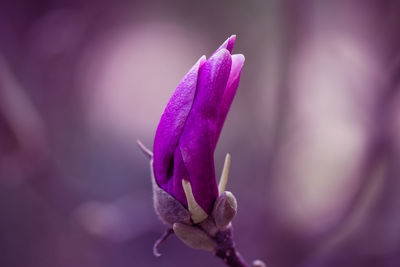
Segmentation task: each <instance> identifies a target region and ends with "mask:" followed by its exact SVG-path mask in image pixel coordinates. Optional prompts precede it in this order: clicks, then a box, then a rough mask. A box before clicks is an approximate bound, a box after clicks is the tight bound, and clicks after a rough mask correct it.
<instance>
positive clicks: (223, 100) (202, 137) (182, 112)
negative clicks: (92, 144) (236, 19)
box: [153, 35, 244, 220]
mask: <svg viewBox="0 0 400 267" xmlns="http://www.w3.org/2000/svg"><path fill="white" fill-rule="evenodd" d="M235 39H236V36H235V35H232V36H231V37H230V38H228V39H227V40H226V41H225V42H224V43H223V44H222V45H221V46H220V47H219V48H218V49H217V50H216V51H215V52H214V54H213V55H212V56H211V57H210V58H209V59H208V60H207V59H206V57H205V56H202V57H201V58H200V59H199V60H198V61H197V62H196V64H195V65H194V66H193V67H192V68H191V69H190V70H189V72H188V73H187V74H186V76H185V77H184V78H183V79H182V81H181V82H180V83H179V85H178V87H177V88H176V90H175V92H174V94H173V95H172V97H171V99H170V101H169V103H168V105H167V107H166V108H165V111H164V113H163V115H162V117H161V120H160V123H159V125H158V128H157V132H156V135H155V140H154V158H153V159H154V161H153V168H154V176H155V181H156V182H157V184H158V186H159V187H160V188H161V189H163V190H164V191H166V192H167V193H168V194H169V195H171V196H172V197H174V198H175V199H177V200H178V201H179V202H180V203H181V204H182V205H183V206H184V207H186V208H189V210H190V209H191V208H192V209H193V208H196V209H197V210H198V211H200V214H201V213H202V214H203V215H200V217H201V218H199V220H202V219H204V218H205V217H207V215H209V214H211V212H212V209H213V206H214V202H215V200H216V199H217V197H218V195H219V192H218V186H217V182H216V178H215V168H214V151H215V147H216V144H217V142H218V139H219V136H220V133H221V130H222V126H223V125H224V121H225V118H226V116H227V113H228V111H229V108H230V106H231V104H232V101H233V98H234V96H235V93H236V90H237V87H238V85H239V80H240V74H241V70H242V67H243V63H244V56H243V55H241V54H235V55H232V49H233V46H234V43H235ZM228 161H229V156H228ZM222 191H223V189H222ZM188 192H189V195H193V197H194V199H193V201H191V202H190V203H189V205H188V199H187V196H188ZM185 193H186V194H185ZM191 203H194V205H197V206H196V207H191ZM195 220H196V219H195Z"/></svg>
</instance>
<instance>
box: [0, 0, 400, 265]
mask: <svg viewBox="0 0 400 267" xmlns="http://www.w3.org/2000/svg"><path fill="white" fill-rule="evenodd" d="M399 27H400V3H399V1H395V0H393V1H390V0H385V1H379V0H375V1H370V0H366V1H365V0H363V1H361V0H350V1H349V0H346V1H344V0H337V1H318V0H305V1H295V0H264V1H261V0H252V1H238V0H231V1H225V0H220V1H211V0H204V1H185V0H173V1H163V0H156V1H134V0H112V1H111V0H98V1H95V0H68V1H67V0H55V1H51V0H36V1H30V0H16V1H11V0H9V1H7V0H4V1H1V2H0V266H2V267H3V266H4V267H28V266H29V267H53V266H57V267H70V266H75V267H81V266H82V267H92V266H93V267H110V266H118V267H128V266H129V267H132V266H194V267H196V266H199V267H200V266H224V265H223V263H222V262H221V261H220V260H219V259H217V258H215V257H213V256H212V254H210V253H207V252H203V251H195V250H191V249H189V248H187V247H186V246H185V245H183V244H182V243H181V242H180V241H178V240H177V238H176V237H172V238H170V239H169V240H168V241H167V242H166V243H165V244H164V245H162V246H161V248H160V252H161V253H162V254H163V256H162V257H160V258H156V257H154V256H153V254H152V246H153V243H154V242H155V240H157V238H158V237H159V236H160V235H161V234H162V233H163V231H164V229H165V227H164V226H163V225H162V223H161V222H160V221H159V220H158V218H157V217H156V215H155V214H154V211H153V207H152V193H151V182H150V176H149V164H148V160H147V159H146V157H144V156H143V154H142V152H141V151H140V150H139V149H138V148H137V146H136V140H137V139H140V140H142V142H143V143H144V144H145V145H147V146H148V147H150V148H152V143H153V138H154V134H155V130H156V127H157V124H158V121H159V119H160V116H161V114H162V112H163V109H164V107H165V106H166V104H167V102H168V99H169V97H170V96H171V95H172V93H173V91H174V89H175V87H176V85H177V84H178V83H179V81H180V79H181V78H182V77H183V76H184V75H185V73H186V72H187V71H188V70H189V68H190V67H191V66H192V65H193V64H194V63H195V62H196V60H197V59H198V58H199V57H200V56H201V55H203V54H205V55H207V56H209V55H211V54H212V52H213V51H214V50H215V49H216V48H217V47H218V46H219V45H220V44H221V43H222V42H223V41H224V40H225V39H226V38H227V37H229V36H230V35H231V34H237V42H236V46H235V49H234V52H236V53H243V54H244V55H245V56H246V63H245V66H244V69H243V72H242V80H241V84H240V86H239V89H238V93H237V95H236V98H235V101H234V103H233V105H232V108H231V111H230V114H229V115H228V118H227V121H226V123H225V127H224V130H223V132H222V136H221V141H220V142H219V144H218V146H217V150H216V153H215V160H216V166H217V167H216V168H217V176H219V173H220V171H221V169H222V164H223V160H224V156H225V153H226V152H230V153H231V154H232V166H231V172H230V181H229V183H228V188H227V189H228V190H230V191H232V192H233V193H234V194H235V196H236V197H237V199H238V202H239V212H238V215H237V217H236V218H235V219H234V222H233V223H234V227H235V240H236V243H237V246H238V248H239V250H240V251H241V253H242V254H243V256H244V257H245V258H246V259H247V260H248V261H252V260H254V259H262V260H263V261H265V262H266V263H267V266H268V267H274V266H275V267H291V266H301V267H305V266H307V267H319V266H323V267H330V266H332V267H333V266H341V267H358V266H360V267H398V266H400V212H399V211H400V179H399V176H400V164H399V160H400V93H399V90H400V87H399V86H400V37H399V32H398V29H399Z"/></svg>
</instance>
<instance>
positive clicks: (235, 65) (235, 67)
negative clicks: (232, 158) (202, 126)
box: [215, 54, 244, 142]
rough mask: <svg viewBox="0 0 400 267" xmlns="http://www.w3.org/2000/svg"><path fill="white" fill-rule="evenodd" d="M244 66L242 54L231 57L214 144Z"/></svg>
mask: <svg viewBox="0 0 400 267" xmlns="http://www.w3.org/2000/svg"><path fill="white" fill-rule="evenodd" d="M243 64H244V56H243V55H242V54H237V55H232V67H231V73H230V74H229V79H228V83H227V85H226V89H225V91H224V95H223V96H222V101H221V106H220V110H219V116H218V124H217V132H216V138H215V140H216V142H218V139H219V136H220V134H221V131H222V127H223V126H224V122H225V119H226V116H227V115H228V111H229V109H230V107H231V104H232V101H233V98H234V97H235V94H236V90H237V88H238V86H239V81H240V74H241V73H242V67H243Z"/></svg>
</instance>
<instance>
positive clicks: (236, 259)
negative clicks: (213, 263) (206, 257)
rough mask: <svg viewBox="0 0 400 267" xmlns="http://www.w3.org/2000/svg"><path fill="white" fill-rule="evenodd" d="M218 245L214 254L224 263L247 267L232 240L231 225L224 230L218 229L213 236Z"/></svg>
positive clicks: (236, 266)
mask: <svg viewBox="0 0 400 267" xmlns="http://www.w3.org/2000/svg"><path fill="white" fill-rule="evenodd" d="M215 239H216V241H217V244H218V247H217V249H216V250H215V256H217V257H219V258H221V259H222V260H223V261H224V262H225V263H226V265H228V266H231V267H249V266H250V265H248V264H247V263H246V262H245V260H244V259H243V257H242V255H240V253H239V251H238V250H237V249H236V247H235V242H234V241H233V234H232V227H229V228H228V229H227V230H225V231H219V232H218V233H217V235H216V236H215Z"/></svg>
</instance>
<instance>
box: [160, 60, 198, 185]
mask: <svg viewBox="0 0 400 267" xmlns="http://www.w3.org/2000/svg"><path fill="white" fill-rule="evenodd" d="M205 62H206V58H205V56H203V57H201V58H200V59H199V60H198V61H197V63H196V64H195V65H194V66H193V67H192V68H191V69H190V70H189V72H188V73H187V74H186V75H185V77H184V78H183V79H182V81H181V82H180V83H179V85H178V87H177V88H176V90H175V92H174V94H173V95H172V97H171V99H170V101H169V102H168V105H167V107H166V108H165V110H164V113H163V115H162V117H161V120H160V123H159V124H158V128H157V132H156V135H155V138H154V147H153V149H154V163H153V166H154V174H155V178H156V181H157V183H158V185H159V186H160V187H161V188H163V189H166V187H167V183H168V180H169V179H170V178H171V176H172V174H173V169H172V167H173V165H174V164H173V160H174V159H173V155H174V152H175V148H176V146H177V145H178V140H179V137H180V136H181V134H182V130H183V127H184V125H185V122H186V119H187V117H188V115H189V112H190V109H191V108H192V104H193V99H194V96H195V94H196V85H197V82H198V73H199V69H200V68H201V66H202V65H203V64H204V63H205Z"/></svg>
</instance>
